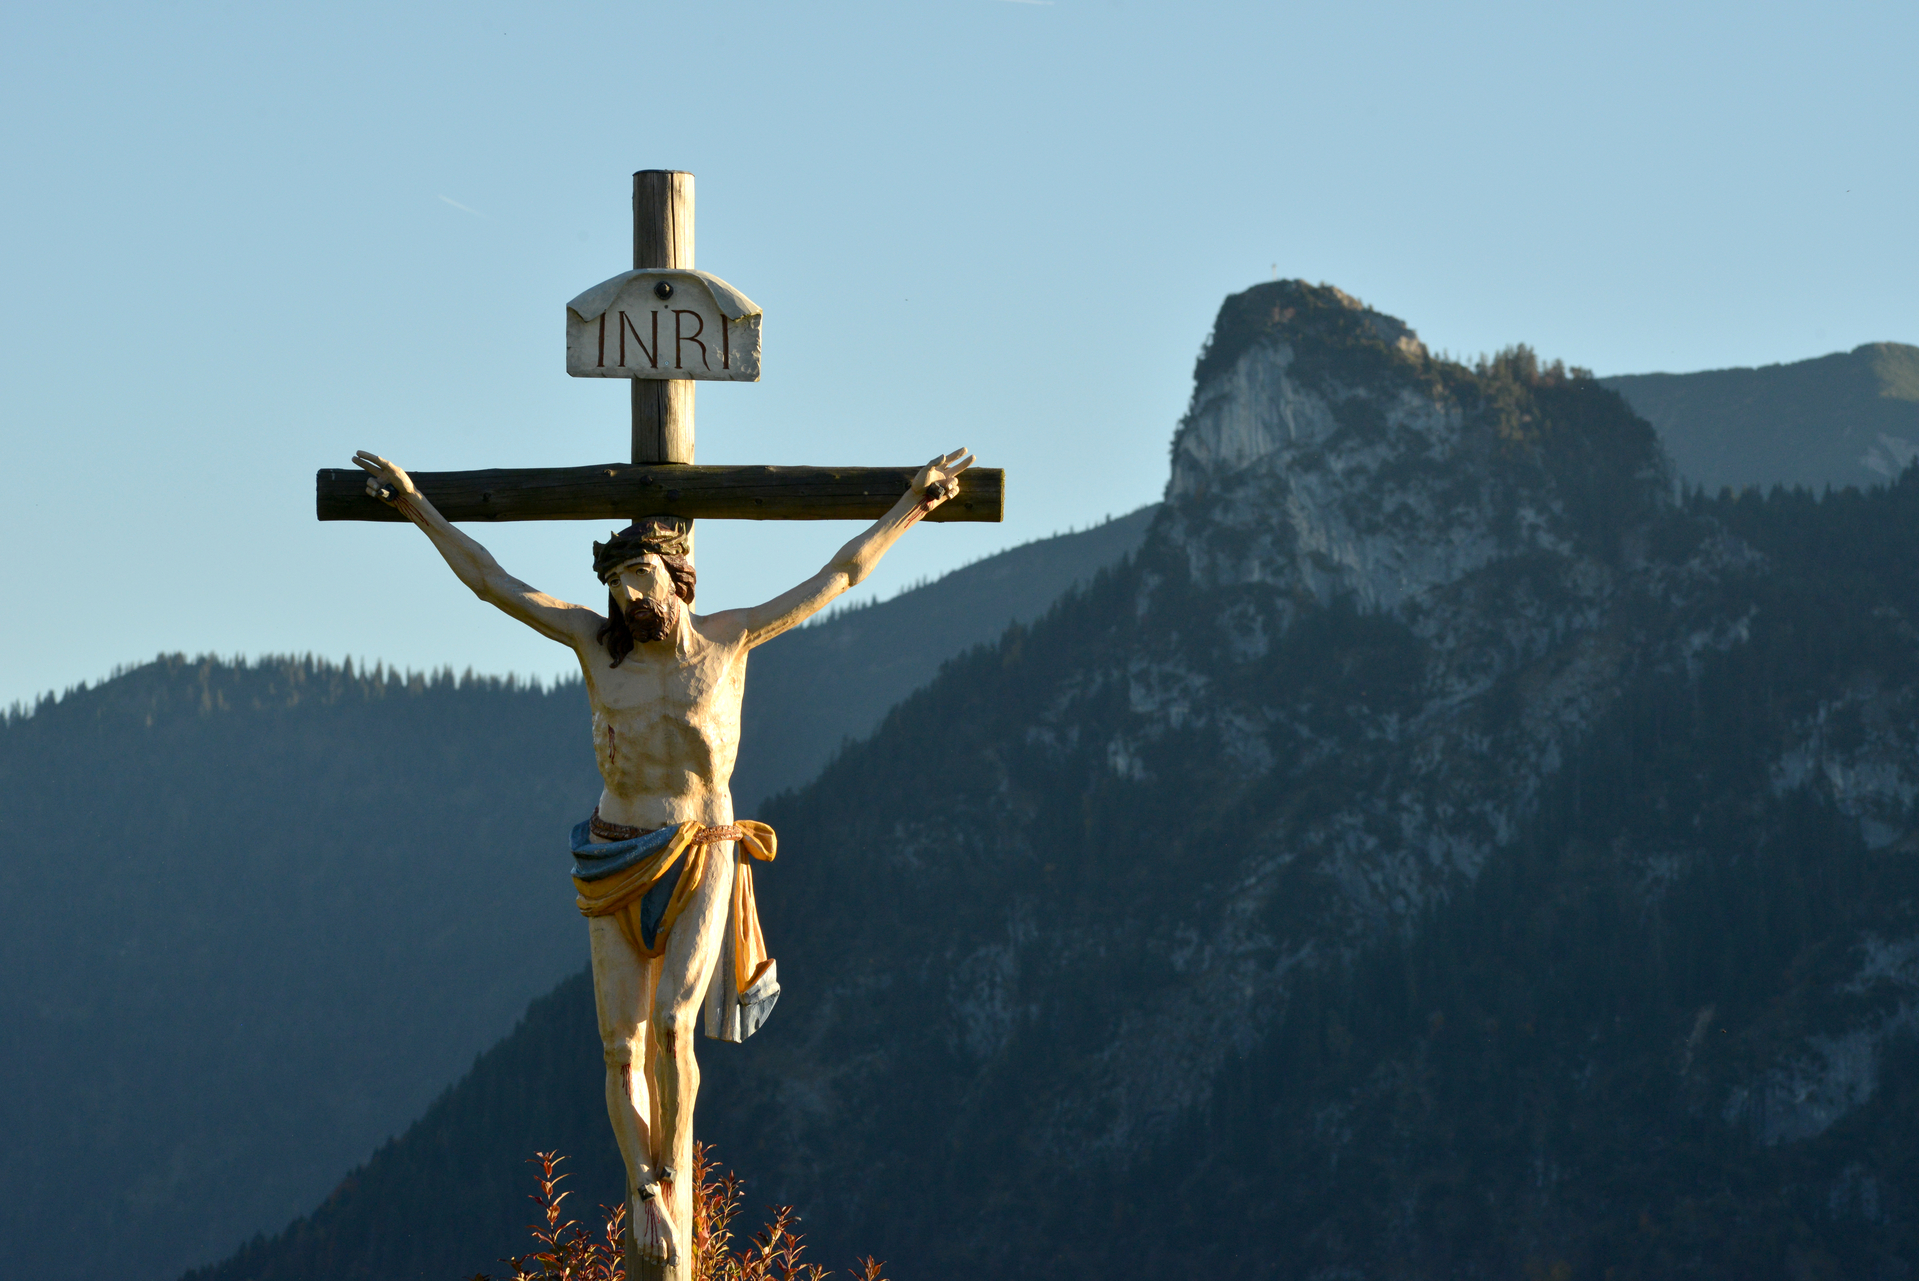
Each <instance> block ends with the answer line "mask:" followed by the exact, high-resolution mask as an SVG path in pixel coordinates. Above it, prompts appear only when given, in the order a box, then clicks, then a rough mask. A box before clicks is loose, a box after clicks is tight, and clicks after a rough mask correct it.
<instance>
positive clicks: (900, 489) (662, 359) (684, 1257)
mask: <svg viewBox="0 0 1919 1281" xmlns="http://www.w3.org/2000/svg"><path fill="white" fill-rule="evenodd" d="M633 267H634V271H633V272H626V273H622V274H621V275H619V276H615V277H613V278H612V279H611V280H608V281H605V282H602V283H601V284H599V285H596V286H594V287H593V288H592V289H589V290H587V291H586V293H584V294H581V295H580V296H579V297H578V298H575V299H574V300H573V302H572V303H570V304H568V307H567V372H568V373H570V374H574V375H576V376H580V377H589V378H591V377H614V378H627V379H630V380H631V382H632V388H633V441H632V453H633V461H632V462H631V463H602V464H598V465H596V466H591V467H530V468H515V469H499V470H488V471H452V472H412V473H410V475H411V476H412V479H413V483H414V485H415V486H416V487H417V488H418V489H419V490H420V491H421V492H422V493H423V494H424V495H425V496H426V498H427V499H428V500H429V501H430V502H431V503H432V504H433V506H434V507H436V508H438V509H439V511H440V513H441V514H442V515H443V516H445V517H446V518H447V519H448V520H455V521H467V520H615V521H620V522H622V523H624V522H626V521H634V520H639V519H641V518H643V517H649V516H675V517H680V518H683V519H684V520H686V522H687V524H688V528H689V532H690V528H691V522H692V521H693V520H694V519H699V518H705V519H712V518H720V519H732V520H868V521H871V520H877V519H878V518H879V517H881V516H883V515H885V514H886V513H887V511H888V510H890V509H891V508H892V507H893V505H894V504H895V503H896V502H897V501H898V500H899V498H900V496H901V495H902V494H904V493H906V492H907V490H908V488H909V487H910V486H911V484H912V479H913V477H914V476H915V475H916V474H917V473H918V472H919V470H920V467H919V466H917V465H916V466H910V467H699V466H695V465H694V463H693V385H694V382H695V381H699V380H723V381H731V382H757V381H758V380H759V337H760V313H759V309H758V308H757V307H754V306H753V305H752V303H751V302H750V301H749V300H748V299H747V298H746V297H745V296H744V295H743V294H741V293H739V291H738V290H736V289H734V288H733V287H732V286H731V285H728V284H727V283H726V282H725V281H723V280H720V279H718V278H717V277H713V276H708V275H707V274H705V273H704V272H698V271H695V270H694V268H693V175H692V174H690V173H678V172H673V171H668V170H660V169H647V170H642V171H641V172H639V173H636V174H634V175H633ZM1005 485H1006V474H1005V473H1004V472H1003V471H999V470H996V469H993V468H986V467H973V468H971V469H969V470H967V471H966V472H964V473H962V474H961V475H960V476H959V477H958V487H959V491H958V493H957V494H955V495H954V496H952V497H950V498H948V499H946V500H945V501H944V502H943V503H941V504H940V505H939V506H937V507H935V508H934V509H933V510H932V511H931V513H929V514H928V515H927V516H926V519H928V520H933V521H954V520H968V521H997V520H999V519H1000V518H1001V513H1002V508H1003V505H1004V494H1005ZM316 486H317V493H316V507H317V510H318V514H319V517H320V519H321V520H386V521H398V520H404V519H406V517H404V516H402V515H401V514H400V513H399V512H398V511H396V510H395V509H394V508H392V507H390V506H388V505H387V504H386V503H383V502H381V501H380V500H379V499H377V498H375V497H372V496H371V495H369V494H368V493H367V476H366V473H365V472H363V471H361V470H359V469H358V468H353V469H343V468H325V469H322V470H321V472H320V473H319V476H318V478H317V481H316ZM689 550H690V544H689ZM690 1157H691V1153H690V1152H684V1153H681V1154H680V1159H679V1163H680V1164H682V1165H685V1166H686V1168H685V1171H684V1172H685V1173H686V1174H688V1175H690V1174H691V1167H690V1164H687V1163H688V1162H689V1161H690ZM673 1201H674V1206H675V1208H674V1209H673V1210H672V1211H671V1214H672V1215H673V1217H674V1219H675V1222H676V1231H678V1232H679V1233H680V1239H681V1245H682V1253H681V1257H680V1260H679V1262H678V1263H676V1264H674V1265H671V1266H668V1265H663V1264H660V1263H658V1262H652V1261H647V1260H644V1259H642V1258H641V1257H640V1254H639V1251H638V1245H637V1243H636V1241H635V1240H634V1237H633V1232H632V1225H631V1224H630V1223H629V1225H628V1231H627V1237H626V1243H625V1247H626V1265H627V1267H626V1274H627V1276H628V1277H630V1278H633V1279H634V1281H686V1278H687V1277H688V1275H689V1269H690V1268H691V1266H692V1264H691V1259H692V1246H693V1239H692V1219H691V1215H690V1204H691V1202H690V1200H686V1199H685V1191H684V1187H683V1186H682V1187H681V1188H676V1189H675V1193H674V1197H673Z"/></svg>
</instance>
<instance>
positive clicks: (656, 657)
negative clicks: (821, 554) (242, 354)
mask: <svg viewBox="0 0 1919 1281" xmlns="http://www.w3.org/2000/svg"><path fill="white" fill-rule="evenodd" d="M354 462H356V463H358V464H359V465H360V466H361V467H363V468H365V469H366V471H367V472H368V473H369V475H368V478H367V492H368V493H370V494H372V495H374V496H375V497H377V498H380V499H382V500H383V501H385V502H387V503H389V504H391V505H392V506H393V507H395V508H396V509H398V510H399V511H400V512H401V513H402V514H403V515H405V516H406V517H407V518H408V519H409V520H411V521H412V522H413V523H414V524H416V525H418V526H419V527H420V528H421V530H423V531H424V532H425V533H426V536H427V537H428V538H429V539H431V540H432V542H433V545H434V547H436V548H437V549H438V550H439V552H440V555H441V556H443V557H445V558H446V563H447V564H448V565H449V566H451V567H452V570H453V572H454V574H456V575H457V576H458V577H459V579H460V581H461V582H463V583H465V584H466V585H467V586H468V587H469V588H471V589H472V590H473V593H474V594H475V595H476V596H478V597H479V598H480V599H481V600H483V601H486V602H487V603H488V604H491V605H495V606H497V607H498V608H500V609H501V610H503V611H505V612H506V613H507V614H508V615H510V616H511V617H513V618H515V619H518V620H519V621H520V622H522V623H525V624H526V625H527V626H528V627H531V628H532V629H533V630H535V631H537V632H539V633H540V634H541V635H542V636H545V637H547V638H548V639H549V640H554V641H558V642H559V643H560V644H562V645H565V646H567V647H568V648H570V649H571V650H572V651H573V652H574V654H575V655H576V656H577V657H578V659H579V662H580V671H581V673H582V674H583V675H584V676H585V678H586V693H587V698H588V700H589V702H590V703H591V704H592V708H593V747H594V752H595V754H596V756H597V758H598V760H599V766H600V777H601V778H602V780H604V783H605V787H604V789H603V790H602V791H601V792H600V799H599V805H598V807H597V808H596V809H595V811H594V813H593V816H592V817H591V818H590V819H589V820H587V821H586V822H583V823H581V824H580V825H579V827H578V828H576V829H575V831H574V841H573V846H574V856H575V866H574V877H575V885H576V886H577V887H578V889H579V891H580V898H579V903H580V908H581V911H582V912H583V913H586V914H587V932H588V939H589V943H590V946H591V949H592V956H593V989H594V995H595V1000H596V1003H597V1005H598V1008H599V1023H600V1038H601V1041H602V1044H603V1047H604V1050H605V1056H606V1104H607V1111H608V1113H609V1115H610V1116H611V1118H612V1122H613V1132H614V1135H615V1138H616V1139H617V1141H618V1143H619V1148H620V1155H621V1157H623V1158H624V1160H625V1163H626V1178H627V1186H626V1195H627V1204H628V1208H629V1222H630V1223H631V1225H632V1228H633V1234H634V1241H635V1243H636V1245H637V1248H638V1251H639V1254H640V1257H641V1259H643V1260H645V1261H647V1262H649V1263H653V1264H656V1265H673V1264H682V1263H683V1262H684V1261H683V1259H682V1251H683V1249H684V1247H685V1245H686V1244H687V1242H688V1241H689V1240H690V1237H689V1234H690V1232H691V1222H692V1219H691V1214H692V1188H691V1186H690V1184H691V1179H690V1177H688V1176H689V1175H690V1173H691V1171H690V1170H689V1169H688V1163H689V1162H690V1159H691V1153H692V1146H693V1102H694V1096H695V1094H696V1093H697V1092H698V1090H699V1080H700V1075H699V1067H698V1065H697V1064H696V1063H695V1062H694V1058H693V1029H694V1026H695V1020H696V1019H697V1018H698V1016H699V1014H700V1012H701V1007H702V1005H703V1004H704V1005H705V1007H706V1015H707V1020H706V1021H707V1033H708V1035H711V1036H722V1037H724V1038H725V1039H728V1040H738V1039H741V1038H742V1037H744V1036H745V1035H748V1034H750V1033H751V1032H752V1030H753V1029H754V1028H755V1027H757V1026H758V1023H759V1021H760V1020H761V1019H763V1018H764V1017H765V1015H766V1013H767V1012H768V1010H770V1008H771V1003H772V1001H773V999H774V998H775V997H777V995H778V991H779V988H778V982H777V978H776V976H775V973H774V969H773V965H772V962H771V961H770V960H765V959H764V956H763V953H764V949H763V946H762V945H761V944H760V940H759V925H758V918H757V915H756V913H755V912H754V910H753V903H752V893H751V872H750V864H749V863H747V862H746V861H745V859H746V857H747V853H748V852H750V854H751V855H752V856H753V857H758V858H770V857H772V853H773V851H772V848H771V845H772V833H771V832H770V830H768V829H766V828H765V827H764V826H763V825H760V824H752V823H746V824H739V823H735V820H734V815H733V799H732V795H731V793H730V792H729V791H728V783H729V781H730V779H731V777H732V773H733V762H734V759H735V757H736V755H737V753H738V751H739V740H740V698H741V695H742V693H743V692H744V690H745V683H746V656H747V653H748V651H750V650H751V649H752V648H753V647H754V646H755V645H759V644H762V643H764V642H765V641H768V640H771V639H772V638H773V637H775V636H778V635H779V634H780V633H781V632H784V631H786V630H787V629H788V628H790V627H793V626H796V625H797V624H799V623H801V622H803V621H805V620H806V619H807V618H809V617H811V616H812V615H813V614H815V613H817V612H818V611H819V610H820V609H822V608H824V607H825V606H826V605H827V604H828V603H829V602H830V601H832V600H833V599H834V598H835V597H837V596H839V595H840V594H841V593H842V592H844V591H846V590H847V589H848V588H850V587H852V586H853V585H854V584H856V583H858V582H860V581H861V580H862V579H864V578H865V577H866V576H867V575H868V574H870V573H872V572H873V567H874V566H875V565H877V564H878V563H879V560H880V557H882V556H884V555H885V554H886V551H887V549H888V548H890V547H891V546H892V545H893V543H894V542H895V541H896V540H897V539H898V538H899V537H900V535H901V534H904V533H905V532H906V531H907V530H908V529H910V528H911V527H912V526H913V524H914V523H915V522H917V521H918V520H920V519H921V518H922V517H924V516H925V515H926V514H927V513H928V512H930V511H932V510H933V509H934V508H935V507H937V506H939V505H940V504H941V503H942V502H944V501H946V500H947V499H948V498H951V497H952V496H953V495H954V494H955V493H957V492H958V481H957V478H958V477H959V475H960V473H962V472H964V471H965V470H966V469H967V468H968V467H970V466H971V465H972V463H973V456H972V455H971V454H968V453H967V452H966V451H965V450H963V449H960V450H955V451H953V452H952V453H950V454H945V455H942V456H941V457H939V458H935V459H934V460H933V461H932V462H930V463H928V464H927V465H926V466H925V467H924V468H922V469H921V470H920V472H919V473H918V474H917V475H915V476H914V477H913V480H912V484H911V485H910V487H909V488H908V489H907V492H906V493H905V494H903V495H901V497H900V500H899V502H897V503H896V504H894V506H893V509H892V510H891V511H889V512H887V513H886V515H884V516H882V517H880V519H879V520H878V521H876V522H874V524H873V526H872V528H870V529H868V530H866V532H864V533H862V534H860V535H859V536H858V537H857V538H855V539H853V540H852V541H851V542H849V543H847V544H846V546H844V547H842V548H841V549H840V550H839V552H838V553H837V554H836V555H835V556H834V557H833V558H832V560H830V561H828V562H827V564H826V566H825V567H824V568H822V569H821V570H820V571H819V572H818V573H817V574H815V575H813V576H812V577H811V578H809V579H807V580H806V581H805V582H803V583H801V584H800V585H799V586H797V587H795V588H793V589H792V590H791V591H788V592H786V593H784V594H783V595H780V596H777V597H775V598H774V599H772V600H770V601H768V602H766V603H765V604H763V605H759V606H755V607H753V608H751V609H730V610H724V611H722V612H720V613H717V614H695V613H694V612H693V611H692V608H691V607H692V604H693V594H694V584H695V576H694V572H693V568H692V565H691V563H690V560H689V557H688V548H687V525H686V522H683V521H677V520H673V519H655V520H651V521H642V522H639V523H636V524H634V525H632V526H630V527H628V528H627V529H625V530H623V531H621V532H620V533H618V534H616V535H614V536H613V538H612V539H611V540H609V541H608V542H606V543H596V544H595V545H594V566H593V568H594V571H595V573H596V574H598V576H599V577H600V579H601V580H602V581H603V582H604V583H605V584H606V588H607V593H608V602H607V612H606V613H605V614H604V615H602V614H600V613H599V612H598V611H596V610H593V609H589V608H588V607H586V606H584V605H573V604H569V603H567V602H566V601H563V600H559V599H557V598H555V597H552V596H548V595H546V594H545V593H543V592H539V591H536V590H534V589H533V588H532V587H529V586H527V585H526V584H525V583H523V582H521V581H519V580H518V579H516V578H514V577H513V576H512V575H510V574H508V573H507V572H506V571H505V570H503V569H501V568H500V565H499V563H498V562H497V561H495V560H494V559H493V557H492V555H491V554H489V553H488V552H487V550H486V548H484V547H482V546H480V544H479V543H477V542H475V541H474V540H473V539H471V538H469V537H468V536H467V535H465V534H464V533H462V532H460V531H459V530H457V529H455V528H454V527H453V526H452V524H450V523H449V522H448V521H447V520H446V518H445V517H444V516H442V515H441V514H440V513H439V512H438V511H436V510H435V509H434V507H433V504H432V503H430V502H428V501H427V500H426V498H425V497H424V496H423V495H422V494H421V493H420V491H419V490H418V489H416V488H415V487H414V484H413V481H412V480H411V479H410V478H409V477H408V476H407V474H406V472H405V471H403V470H402V469H401V468H400V467H398V466H397V465H395V464H394V463H391V462H389V461H387V460H386V459H384V458H381V457H379V456H378V455H375V454H370V453H367V452H366V451H364V450H362V451H360V452H359V453H358V454H356V455H355V456H354ZM723 957H725V958H728V959H729V962H730V963H729V964H726V965H720V964H719V962H720V961H721V960H722V958H723Z"/></svg>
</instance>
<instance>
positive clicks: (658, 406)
mask: <svg viewBox="0 0 1919 1281" xmlns="http://www.w3.org/2000/svg"><path fill="white" fill-rule="evenodd" d="M633 265H634V267H636V268H638V267H691V266H692V265H693V175H692V174H690V173H684V172H682V171H680V170H677V169H642V170H640V171H639V172H638V173H636V174H634V175H633ZM694 385H695V384H693V383H691V382H684V381H677V380H675V381H655V380H652V379H645V378H636V379H634V381H633V393H632V394H633V461H634V462H636V463H690V462H692V461H693V388H694ZM635 514H636V515H647V516H654V515H659V514H661V513H658V512H643V513H635Z"/></svg>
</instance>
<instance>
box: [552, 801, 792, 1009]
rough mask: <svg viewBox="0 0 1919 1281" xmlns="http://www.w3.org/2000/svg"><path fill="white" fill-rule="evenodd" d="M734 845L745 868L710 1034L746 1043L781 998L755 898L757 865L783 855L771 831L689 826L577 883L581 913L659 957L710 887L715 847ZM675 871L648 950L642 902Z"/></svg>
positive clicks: (736, 888)
mask: <svg viewBox="0 0 1919 1281" xmlns="http://www.w3.org/2000/svg"><path fill="white" fill-rule="evenodd" d="M727 841H734V842H737V845H738V850H739V854H738V858H739V866H738V867H737V868H735V869H734V873H733V901H732V903H731V905H730V911H729V913H728V915H729V917H730V921H729V928H728V931H727V936H726V938H725V939H724V940H723V942H722V945H721V949H720V961H719V963H718V964H716V965H715V967H714V970H715V972H714V975H713V990H712V991H710V992H709V995H708V1000H707V1019H706V1023H707V1029H706V1033H707V1035H708V1036H712V1037H718V1038H719V1039H721V1040H727V1041H739V1040H744V1039H745V1038H746V1037H748V1036H751V1035H752V1034H753V1032H754V1031H755V1030H757V1028H758V1027H759V1025H760V1024H761V1023H762V1022H764V1021H765V1019H766V1016H767V1014H769V1013H771V1011H772V1008H773V1002H774V1001H776V1000H778V998H779V991H780V989H779V978H778V973H779V971H778V966H777V965H776V963H775V962H774V960H773V958H772V957H769V956H768V955H767V954H766V939H765V936H764V935H762V934H761V933H760V910H759V904H758V903H757V902H756V901H755V899H754V897H753V861H754V860H758V861H760V862H765V863H770V862H772V861H773V856H774V854H775V853H776V852H777V844H776V838H775V837H774V835H773V829H772V828H770V827H768V826H767V825H766V824H764V823H756V822H754V821H752V820H751V819H742V820H739V821H736V822H734V823H729V824H724V825H721V826H717V827H708V826H706V825H705V824H704V823H700V822H686V823H682V824H680V825H679V827H678V828H677V829H676V830H675V831H674V833H673V836H672V839H671V840H669V841H668V842H667V844H666V845H665V846H664V847H663V848H662V849H660V850H659V851H658V852H657V853H654V854H652V855H649V856H648V857H646V858H644V859H641V860H640V861H639V862H637V863H634V864H633V865H632V866H631V867H627V868H624V869H622V870H620V871H618V872H615V873H613V874H612V875H610V876H606V877H603V878H601V879H599V880H592V881H585V880H581V879H580V878H579V877H578V876H575V877H574V878H573V886H574V888H575V889H576V890H578V891H579V897H578V899H577V900H576V901H577V902H578V903H579V906H580V914H581V915H582V916H611V917H613V918H614V920H615V921H616V922H617V923H618V924H619V927H620V933H622V934H624V935H625V936H626V939H627V941H628V942H629V943H631V944H632V945H633V950H634V951H636V952H638V953H639V954H640V955H641V956H646V957H654V956H659V955H660V954H662V953H663V952H665V951H666V940H667V937H668V935H669V934H670V933H671V932H672V929H673V923H674V922H675V921H676V920H678V919H679V916H680V913H681V912H682V911H684V910H685V909H686V905H687V904H688V903H690V902H692V901H693V896H694V895H695V894H696V893H698V891H699V888H700V886H701V885H702V884H704V883H705V880H706V876H707V872H708V870H709V869H710V868H711V867H712V865H713V859H714V858H715V855H714V854H713V852H712V851H713V849H714V847H715V846H716V845H721V844H724V843H725V842H727ZM676 871H677V874H678V877H679V879H678V881H677V882H676V883H675V884H674V886H673V892H672V897H671V898H670V899H669V900H668V902H667V905H666V911H665V912H664V914H663V915H662V916H661V917H660V921H659V925H658V926H657V927H656V929H655V930H654V931H653V945H652V946H651V947H648V946H647V945H646V943H645V942H644V941H643V940H644V933H645V932H644V931H643V930H642V928H641V924H640V909H641V901H642V900H643V899H644V898H645V897H646V893H647V891H648V890H651V889H653V888H654V887H655V886H657V885H659V884H660V882H661V881H663V880H664V879H665V878H666V877H667V876H669V875H672V874H674V873H675V872H676ZM728 962H730V964H729V963H728Z"/></svg>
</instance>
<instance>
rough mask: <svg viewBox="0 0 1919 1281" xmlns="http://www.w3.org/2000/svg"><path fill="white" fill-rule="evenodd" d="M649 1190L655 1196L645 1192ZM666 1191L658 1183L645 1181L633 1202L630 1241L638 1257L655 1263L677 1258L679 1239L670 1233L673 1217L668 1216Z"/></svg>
mask: <svg viewBox="0 0 1919 1281" xmlns="http://www.w3.org/2000/svg"><path fill="white" fill-rule="evenodd" d="M648 1192H651V1193H653V1194H654V1195H651V1196H649V1195H647V1193H648ZM667 1195H668V1193H667V1192H666V1189H665V1188H663V1187H662V1186H661V1185H660V1184H658V1183H652V1184H648V1185H647V1187H646V1188H645V1189H643V1190H642V1192H641V1194H640V1196H638V1197H636V1198H634V1202H633V1242H634V1244H635V1245H637V1246H638V1247H639V1250H640V1257H641V1258H642V1259H646V1260H648V1261H650V1262H654V1263H678V1262H679V1261H680V1242H679V1238H678V1237H677V1236H675V1235H674V1233H673V1220H672V1219H670V1218H668V1217H667V1213H666V1197H667Z"/></svg>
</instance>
